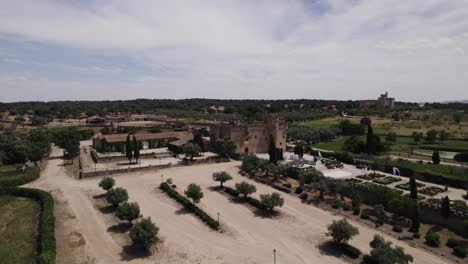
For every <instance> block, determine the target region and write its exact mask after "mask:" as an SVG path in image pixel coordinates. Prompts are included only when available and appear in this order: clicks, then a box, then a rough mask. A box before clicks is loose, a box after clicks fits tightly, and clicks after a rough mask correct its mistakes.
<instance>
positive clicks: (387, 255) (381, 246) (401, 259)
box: [367, 235, 413, 264]
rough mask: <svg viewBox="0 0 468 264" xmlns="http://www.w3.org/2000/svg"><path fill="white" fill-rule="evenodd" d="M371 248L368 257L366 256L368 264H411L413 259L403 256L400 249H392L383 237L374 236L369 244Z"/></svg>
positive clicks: (390, 244)
mask: <svg viewBox="0 0 468 264" xmlns="http://www.w3.org/2000/svg"><path fill="white" fill-rule="evenodd" d="M370 246H371V248H372V250H371V252H370V255H369V256H367V259H368V262H369V263H375V264H393V263H399V264H408V263H410V262H413V257H412V256H411V255H409V254H405V250H404V249H403V248H402V247H398V246H396V247H392V242H390V241H385V239H383V237H381V236H379V235H375V236H374V239H373V240H372V241H371V242H370Z"/></svg>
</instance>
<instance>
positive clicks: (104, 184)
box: [99, 177, 115, 191]
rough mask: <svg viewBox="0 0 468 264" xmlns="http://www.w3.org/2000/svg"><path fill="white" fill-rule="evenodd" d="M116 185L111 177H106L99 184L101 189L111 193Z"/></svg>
mask: <svg viewBox="0 0 468 264" xmlns="http://www.w3.org/2000/svg"><path fill="white" fill-rule="evenodd" d="M114 185H115V180H114V179H113V178H111V177H105V178H104V179H102V180H101V181H100V182H99V187H101V188H102V189H103V190H105V191H109V190H110V189H112V187H114Z"/></svg>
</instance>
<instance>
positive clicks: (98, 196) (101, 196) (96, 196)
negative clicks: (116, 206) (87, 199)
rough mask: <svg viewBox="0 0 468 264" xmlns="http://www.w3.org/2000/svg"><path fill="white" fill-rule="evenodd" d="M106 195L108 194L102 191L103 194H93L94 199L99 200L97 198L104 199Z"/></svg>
mask: <svg viewBox="0 0 468 264" xmlns="http://www.w3.org/2000/svg"><path fill="white" fill-rule="evenodd" d="M104 197H106V194H105V193H102V194H97V195H94V196H93V199H96V200H97V199H102V198H104Z"/></svg>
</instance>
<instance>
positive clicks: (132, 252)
mask: <svg viewBox="0 0 468 264" xmlns="http://www.w3.org/2000/svg"><path fill="white" fill-rule="evenodd" d="M119 255H120V258H121V260H122V261H132V260H134V259H141V258H147V257H149V256H151V255H152V252H151V251H149V250H146V249H142V248H138V247H135V246H133V245H127V246H124V247H123V249H122V252H120V253H119Z"/></svg>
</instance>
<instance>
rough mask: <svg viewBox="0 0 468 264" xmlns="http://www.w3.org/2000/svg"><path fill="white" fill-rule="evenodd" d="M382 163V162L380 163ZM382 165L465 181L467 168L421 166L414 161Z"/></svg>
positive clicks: (433, 165) (387, 162)
mask: <svg viewBox="0 0 468 264" xmlns="http://www.w3.org/2000/svg"><path fill="white" fill-rule="evenodd" d="M379 163H380V162H379ZM382 163H384V164H386V165H390V166H395V167H400V168H402V167H403V168H410V169H413V170H414V171H418V172H429V173H432V174H437V175H440V176H443V177H446V178H452V179H457V180H465V179H466V178H465V177H466V176H465V170H466V169H465V168H463V167H459V166H449V165H443V164H437V165H435V164H427V163H424V164H420V163H417V162H412V161H406V160H403V161H383V162H382Z"/></svg>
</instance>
